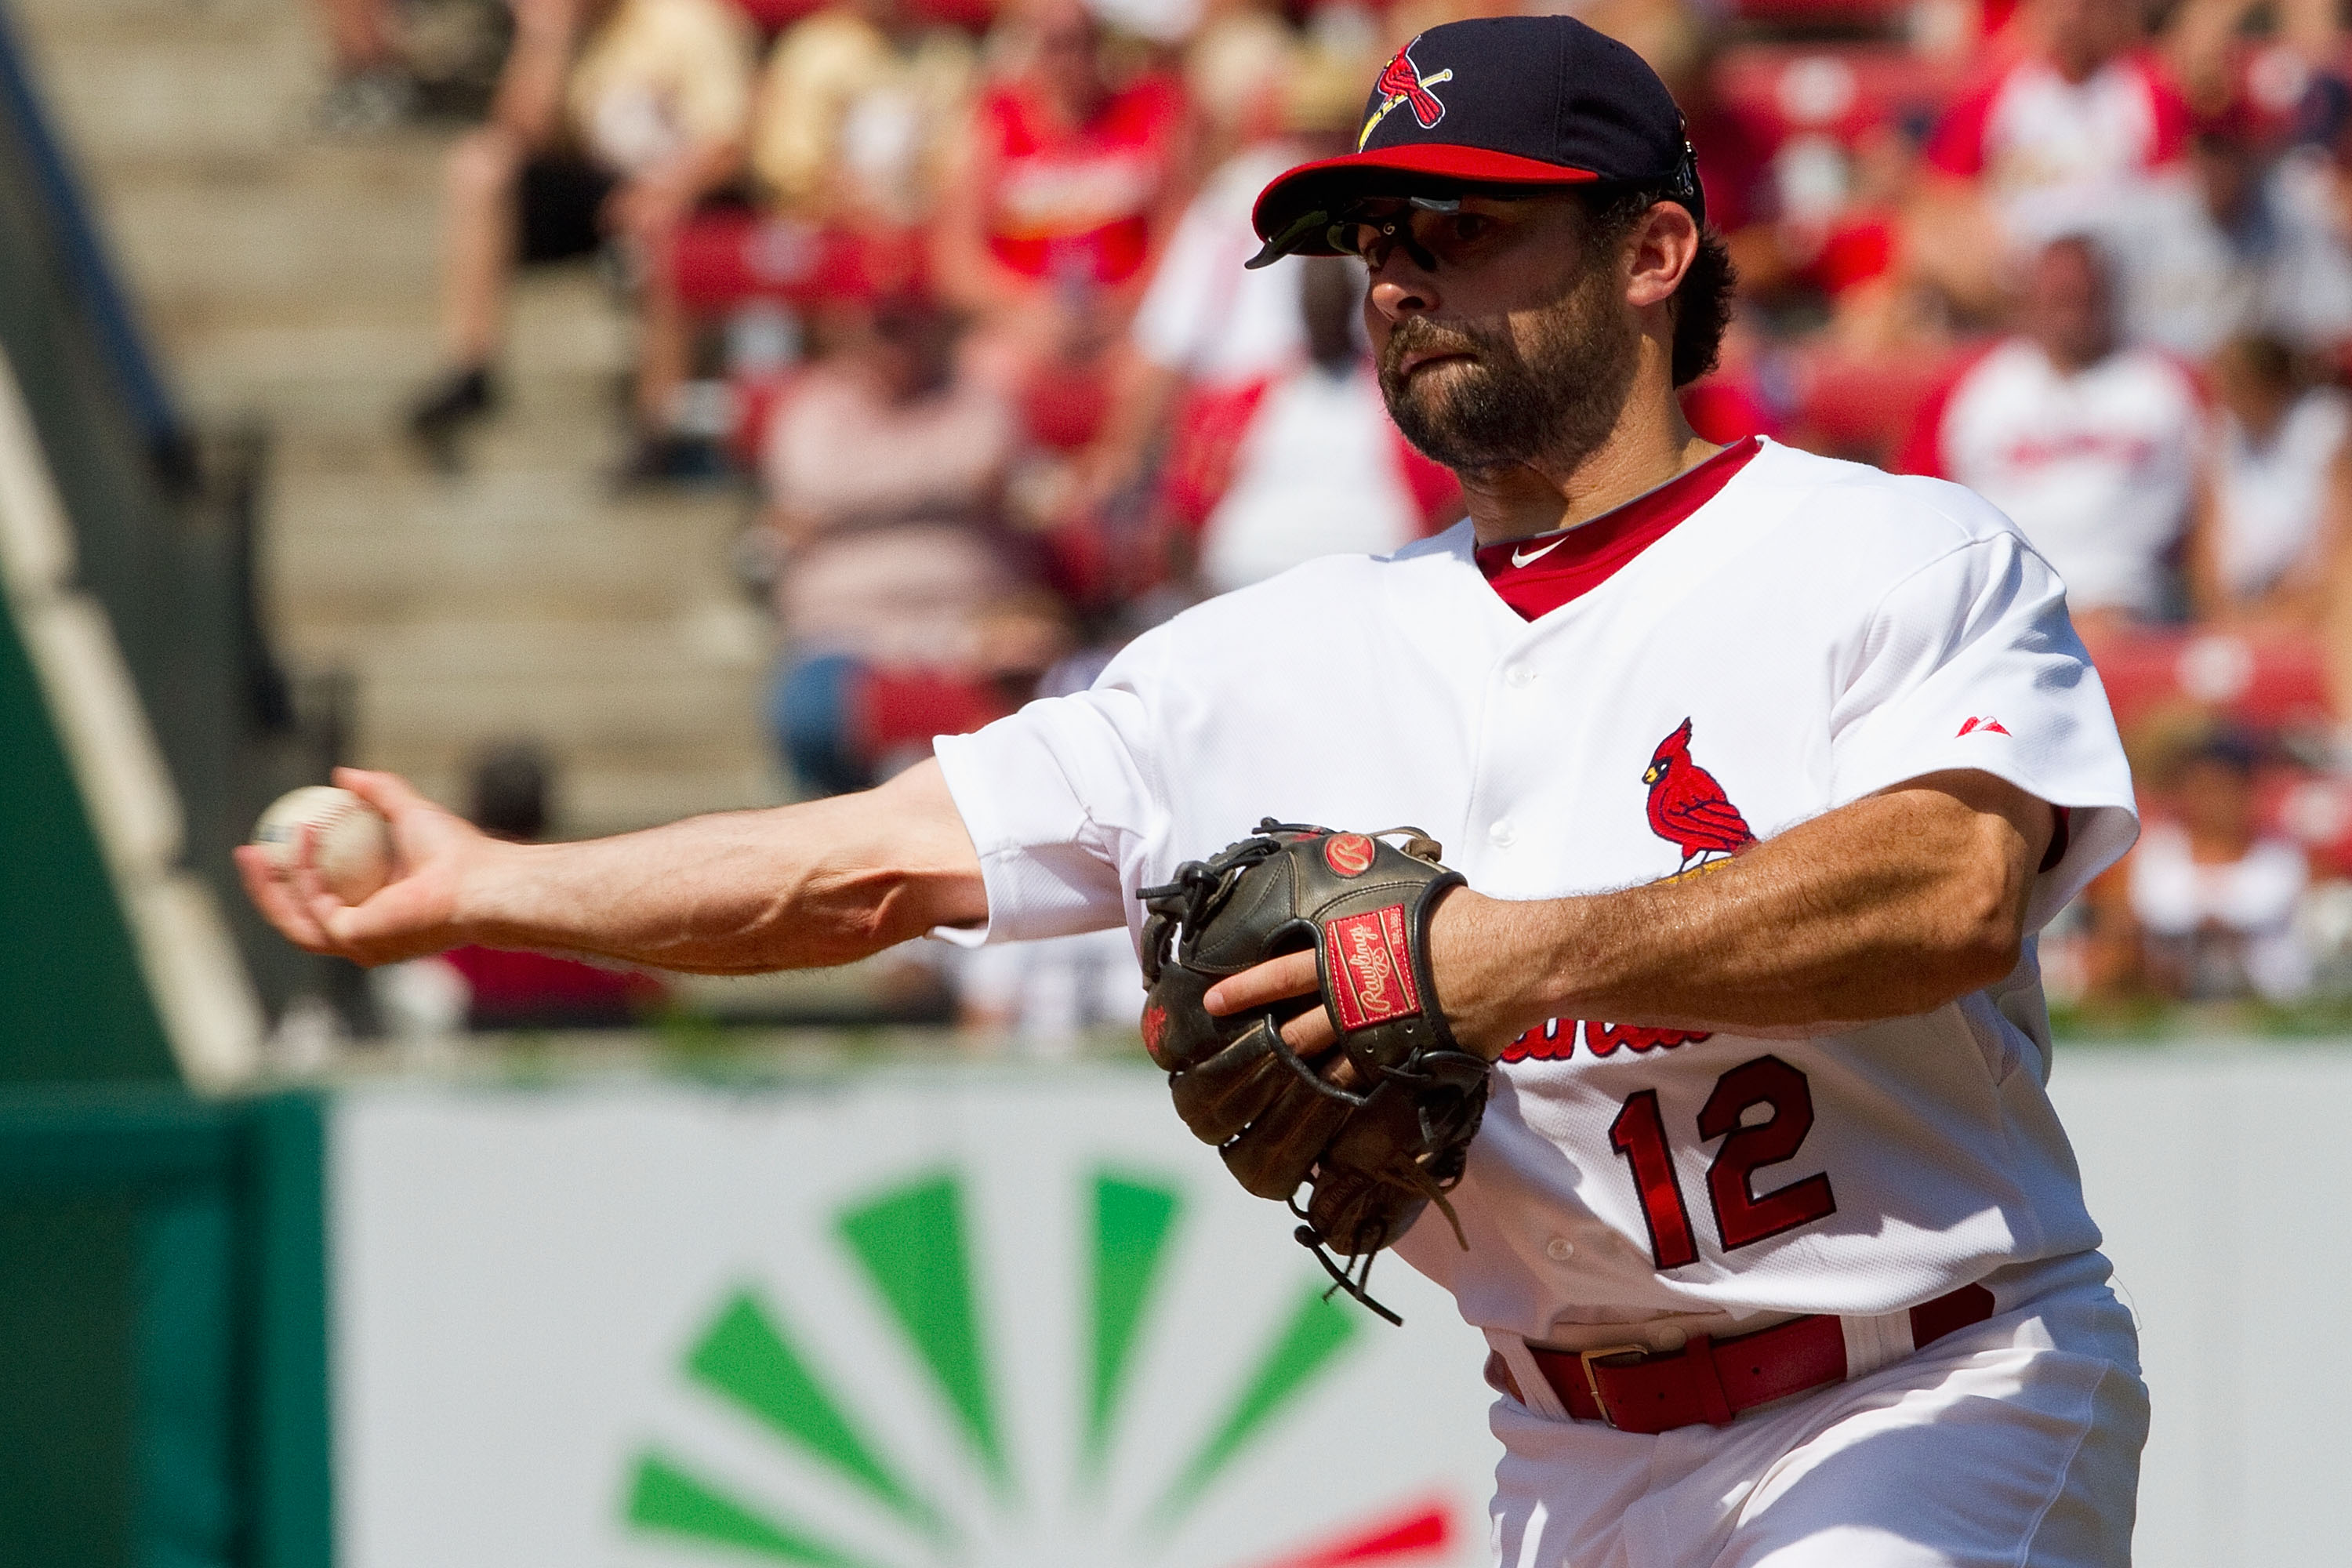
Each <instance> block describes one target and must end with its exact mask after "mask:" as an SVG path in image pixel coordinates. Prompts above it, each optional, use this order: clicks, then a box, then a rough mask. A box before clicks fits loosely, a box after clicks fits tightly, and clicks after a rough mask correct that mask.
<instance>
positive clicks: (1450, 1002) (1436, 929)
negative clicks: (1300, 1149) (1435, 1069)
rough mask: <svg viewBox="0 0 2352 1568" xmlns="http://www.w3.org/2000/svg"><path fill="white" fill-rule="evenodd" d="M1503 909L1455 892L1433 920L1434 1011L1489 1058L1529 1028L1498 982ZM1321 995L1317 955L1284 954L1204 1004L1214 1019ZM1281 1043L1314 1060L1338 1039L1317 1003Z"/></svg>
mask: <svg viewBox="0 0 2352 1568" xmlns="http://www.w3.org/2000/svg"><path fill="white" fill-rule="evenodd" d="M1506 908H1507V906H1506V905H1505V904H1504V903H1503V901H1502V900H1496V899H1488V898H1482V897H1480V896H1479V895H1478V894H1476V893H1474V892H1472V891H1471V890H1470V889H1467V888H1457V889H1454V891H1453V892H1451V893H1449V894H1447V895H1446V897H1445V900H1444V902H1443V903H1440V904H1439V905H1438V906H1437V912H1436V913H1435V914H1433V915H1432V916H1431V917H1430V921H1429V965H1430V969H1431V971H1432V973H1433V974H1434V975H1435V977H1436V980H1437V995H1436V997H1435V998H1433V1001H1432V1005H1434V1006H1436V1007H1437V1008H1439V1009H1440V1010H1441V1011H1442V1012H1443V1013H1444V1015H1445V1021H1446V1023H1447V1025H1448V1026H1450V1027H1451V1028H1452V1029H1453V1031H1454V1038H1455V1039H1456V1040H1457V1041H1459V1042H1460V1043H1461V1045H1462V1046H1463V1047H1464V1048H1465V1050H1473V1051H1476V1052H1477V1053H1478V1054H1479V1055H1481V1056H1484V1057H1486V1058H1488V1059H1489V1060H1492V1059H1493V1058H1496V1057H1498V1056H1500V1055H1501V1054H1502V1051H1503V1047H1505V1046H1507V1045H1509V1044H1510V1043H1511V1041H1512V1040H1514V1039H1516V1038H1517V1037H1518V1035H1519V1032H1520V1031H1521V1030H1522V1029H1524V1028H1526V1027H1527V1026H1528V1021H1527V1020H1525V1019H1522V1018H1520V1017H1519V1016H1518V1015H1519V1014H1520V1013H1521V1012H1523V1011H1525V1009H1524V1008H1523V1007H1520V1006H1517V1005H1515V1003H1514V998H1513V995H1512V994H1511V992H1512V988H1511V987H1509V986H1507V985H1506V984H1501V983H1500V982H1501V980H1502V978H1503V977H1504V976H1505V975H1507V973H1509V966H1508V963H1507V959H1506V958H1505V957H1504V948H1505V943H1504V940H1503V939H1504V934H1505V933H1504V931H1502V930H1501V929H1500V928H1501V926H1502V925H1503V924H1504V923H1505V922H1504V921H1501V920H1498V918H1497V917H1498V916H1500V915H1501V914H1502V912H1503V911H1504V910H1506ZM1321 994H1322V982H1321V979H1320V976H1319V973H1318V969H1317V967H1316V958H1315V954H1314V953H1312V952H1286V953H1284V954H1283V955H1282V956H1281V957H1280V958H1270V959H1268V960H1266V961H1265V963H1261V964H1259V965H1258V966H1257V967H1256V968H1255V969H1245V970H1244V971H1242V972H1241V973H1239V974H1236V975H1234V976H1233V977H1232V978H1231V979H1229V980H1221V981H1219V982H1218V983H1217V984H1214V985H1212V986H1211V987H1209V992H1208V994H1207V995H1206V996H1205V997H1204V998H1202V1005H1204V1006H1206V1007H1207V1009H1208V1011H1209V1013H1210V1016H1213V1017H1219V1018H1222V1017H1224V1016H1227V1015H1229V1014H1234V1013H1240V1012H1245V1011H1247V1010H1248V1009H1250V1008H1253V1007H1263V1006H1265V1005H1269V1004H1271V1003H1277V1002H1282V1001H1286V1000H1287V999H1289V998H1292V997H1306V998H1311V999H1315V1000H1316V1001H1318V1002H1319V1000H1320V997H1321ZM1535 1021H1536V1022H1541V1020H1540V1019H1537V1020H1535ZM1282 1037H1283V1039H1284V1041H1286V1043H1287V1044H1288V1045H1289V1047H1290V1048H1291V1049H1292V1050H1293V1051H1296V1052H1297V1054H1298V1055H1299V1056H1301V1057H1304V1058H1310V1059H1311V1058H1315V1057H1317V1056H1318V1055H1320V1054H1321V1053H1322V1052H1324V1051H1326V1050H1328V1049H1329V1048H1330V1047H1332V1046H1334V1045H1337V1044H1338V1043H1339V1035H1338V1033H1337V1032H1336V1031H1335V1030H1334V1029H1333V1028H1332V1027H1331V1018H1330V1015H1329V1014H1328V1013H1326V1012H1325V1011H1324V1010H1323V1008H1322V1007H1321V1006H1320V1005H1314V1006H1309V1007H1307V1008H1305V1009H1304V1010H1302V1011H1301V1012H1300V1013H1299V1014H1298V1016H1297V1017H1294V1018H1292V1019H1291V1020H1290V1021H1289V1022H1287V1023H1286V1024H1284V1025H1283V1026H1282Z"/></svg>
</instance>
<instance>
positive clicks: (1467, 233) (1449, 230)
mask: <svg viewBox="0 0 2352 1568" xmlns="http://www.w3.org/2000/svg"><path fill="white" fill-rule="evenodd" d="M1494 232H1495V220H1494V219H1493V218H1491V217H1488V216H1486V214H1485V213H1453V214H1449V215H1448V216H1447V217H1446V220H1445V237H1446V238H1448V239H1449V240H1451V241H1453V242H1454V244H1455V245H1457V246H1469V245H1475V244H1476V243H1478V241H1480V240H1482V239H1484V238H1486V237H1487V236H1488V235H1490V234H1492V233H1494Z"/></svg>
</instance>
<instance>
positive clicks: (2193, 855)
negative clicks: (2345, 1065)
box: [2130, 734, 2312, 1002]
mask: <svg viewBox="0 0 2352 1568" xmlns="http://www.w3.org/2000/svg"><path fill="white" fill-rule="evenodd" d="M2254 762H2255V751H2254V749H2253V747H2252V745H2251V744H2249V743H2248V742H2246V741H2244V740H2242V739H2241V738H2238V737H2235V736H2231V735H2226V734H2225V735H2221V736H2218V737H2214V738H2212V739H2210V740H2209V741H2207V742H2205V743H2204V744H2203V745H2201V746H2200V747H2199V748H2198V749H2197V750H2196V752H2193V753H2192V754H2191V755H2190V756H2189V760H2188V762H2187V763H2186V764H2185V765H2184V766H2183V767H2182V769H2181V771H2180V775H2179V779H2178V780H2177V781H2176V782H2175V784H2174V787H2173V788H2172V790H2171V791H2170V792H2169V794H2170V796H2171V807H2172V809H2171V810H2170V811H2168V813H2166V814H2165V815H2164V816H2161V817H2158V818H2157V819H2155V820H2153V821H2151V822H2150V823H2149V824H2148V826H2147V832H2146V833H2145V834H2143V835H2142V837H2141V838H2140V841H2139V846H2138V847H2137V848H2136V849H2135V850H2133V852H2132V858H2131V861H2130V868H2131V869H2130V875H2131V907H2132V913H2133V915H2134V916H2135V917H2136V918H2137V920H2138V921H2139V925H2140V929H2141V931H2142V932H2143V933H2144V935H2143V943H2144V949H2145V955H2146V962H2147V974H2148V979H2149V980H2150V981H2151V982H2152V983H2153V984H2155V986H2156V987H2157V989H2158V991H2160V992H2163V993H2164V994H2168V995H2172V996H2177V997H2181V998H2186V999H2190V1000H2206V999H2215V998H2227V997H2234V996H2244V995H2248V994H2252V995H2256V996H2260V997H2262V998H2263V999H2264V1000H2266V1001H2272V1002H2289V1001H2293V1000H2294V999H2295V998H2296V997H2298V996H2300V995H2302V994H2304V993H2305V992H2306V991H2307V990H2309V989H2310V986H2311V980H2312V961H2311V954H2310V952H2309V951H2308V949H2307V948H2306V947H2305V943H2304V942H2303V940H2302V938H2301V936H2300V935H2299V933H2298V932H2297V931H2295V927H2294V917H2295V913H2296V910H2298V909H2299V908H2300V906H2301V904H2302V902H2303V894H2304V889H2305V886H2306V885H2307V884H2308V883H2309V881H2310V877H2311V872H2310V868H2309V866H2308V865H2307V864H2306V863H2305V859H2304V857H2303V851H2302V850H2300V849H2298V848H2296V847H2294V845H2293V844H2291V843H2289V842H2287V841H2286V840H2285V839H2284V838H2280V837H2274V836H2271V835H2266V834H2264V833H2263V832H2262V831H2261V826H2260V816H2259V813H2258V810H2257V800H2256V796H2255V791H2254Z"/></svg>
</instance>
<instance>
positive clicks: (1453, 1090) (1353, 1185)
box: [1139, 817, 1487, 1322]
mask: <svg viewBox="0 0 2352 1568" xmlns="http://www.w3.org/2000/svg"><path fill="white" fill-rule="evenodd" d="M1391 837H1402V838H1403V840H1404V841H1403V843H1402V846H1398V845H1394V844H1391V843H1389V842H1388V840H1389V839H1390V838H1391ZM1441 853H1442V851H1441V850H1440V849H1439V847H1438V846H1437V845H1436V844H1435V843H1433V842H1432V841H1431V840H1430V839H1428V838H1426V837H1423V835H1422V834H1421V832H1420V830H1419V829H1417V828H1394V829H1391V830H1388V831H1387V832H1384V833H1380V834H1364V833H1333V832H1331V831H1329V830H1328V829H1326V828H1320V827H1302V826H1297V825H1295V824H1288V823H1278V822H1276V821H1275V820H1274V819H1273V818H1271V817H1268V818H1267V819H1266V820H1265V821H1264V822H1262V823H1260V824H1259V825H1258V831H1257V833H1256V834H1255V836H1254V837H1249V838H1244V839H1243V840H1242V841H1241V842H1240V843H1238V844H1234V845H1230V846H1228V847H1226V848H1225V849H1224V851H1223V853H1221V854H1219V855H1217V856H1216V857H1215V858H1213V859H1208V860H1193V861H1188V862H1187V863H1185V864H1184V865H1183V866H1181V867H1179V868H1177V872H1176V879H1175V880H1174V881H1171V882H1170V883H1168V884H1167V885H1166V886H1165V887H1159V888H1146V889H1143V891H1142V893H1141V894H1140V895H1139V896H1140V897H1141V898H1142V899H1143V900H1144V905H1145V908H1146V909H1147V910H1149V911H1150V914H1149V917H1148V918H1147V919H1146V920H1145V921H1144V926H1143V974H1144V980H1145V983H1146V984H1148V985H1149V986H1150V995H1149V996H1148V998H1147V999H1146V1001H1145V1004H1144V1011H1143V1040H1144V1045H1145V1046H1146V1047H1148V1048H1149V1049H1150V1052H1151V1058H1152V1060H1153V1061H1155V1062H1157V1063H1158V1064H1159V1065H1160V1067H1162V1068H1166V1069H1167V1072H1168V1085H1169V1089H1170V1091H1171V1094H1172V1095H1173V1096H1174V1098H1175V1101H1176V1110H1177V1113H1178V1114H1179V1115H1181V1116H1182V1117H1183V1119H1184V1124H1185V1125H1186V1126H1187V1127H1190V1128H1191V1129H1192V1131H1193V1133H1194V1135H1195V1136H1197V1137H1199V1138H1200V1139H1201V1140H1202V1142H1208V1143H1213V1144H1215V1145H1216V1146H1217V1148H1218V1151H1219V1152H1221V1153H1222V1154H1223V1156H1224V1161H1225V1166H1226V1168H1227V1169H1228V1170H1230V1171H1232V1172H1233V1173H1234V1179H1236V1180H1237V1181H1239V1182H1240V1183H1241V1184H1242V1185H1243V1186H1244V1187H1245V1188H1247V1189H1248V1190H1249V1191H1251V1192H1253V1193H1255V1194H1257V1195H1258V1196H1260V1197H1266V1198H1279V1199H1281V1200H1283V1201H1284V1202H1286V1203H1287V1204H1289V1205H1291V1208H1292V1211H1293V1212H1294V1213H1296V1214H1297V1215H1298V1217H1299V1218H1300V1219H1302V1220H1304V1221H1305V1222H1306V1223H1305V1224H1304V1225H1302V1226H1299V1228H1298V1230H1297V1237H1298V1240H1299V1242H1300V1243H1301V1245H1303V1246H1305V1247H1308V1248H1309V1249H1311V1250H1312V1251H1313V1252H1314V1253H1315V1256H1316V1258H1318V1260H1320V1261H1321V1263H1322V1264H1323V1267H1324V1268H1327V1269H1328V1270H1329V1271H1330V1273H1331V1277H1332V1279H1334V1280H1336V1281H1338V1288H1344V1289H1346V1290H1347V1291H1348V1293H1349V1295H1351V1296H1354V1297H1355V1298H1356V1299H1357V1300H1360V1301H1362V1302H1363V1303H1364V1304H1365V1305H1366V1306H1368V1307H1370V1308H1371V1309H1372V1310H1374V1311H1376V1312H1378V1313H1380V1314H1381V1316H1382V1317H1384V1318H1387V1319H1389V1321H1391V1322H1393V1321H1396V1317H1395V1314H1394V1313H1392V1312H1391V1311H1389V1310H1388V1309H1386V1308H1385V1307H1382V1306H1381V1304H1380V1303H1379V1302H1377V1301H1374V1300H1371V1299H1370V1297H1369V1296H1367V1295H1365V1294H1364V1281H1365V1280H1366V1279H1367V1278H1369V1276H1370V1271H1371V1261H1372V1257H1373V1255H1374V1254H1376V1253H1378V1252H1379V1251H1380V1250H1381V1248H1382V1247H1388V1246H1390V1245H1391V1244H1392V1243H1394V1242H1395V1241H1396V1240H1397V1239H1398V1238H1399V1237H1402V1236H1403V1234H1404V1233H1405V1231H1406V1229H1407V1228H1408V1227H1409V1226H1412V1222H1413V1221H1414V1220H1415V1219H1416V1218H1418V1217H1419V1216H1420V1214H1421V1211H1422V1210H1423V1208H1424V1207H1426V1206H1427V1205H1429V1204H1431V1203H1433V1202H1434V1203H1435V1204H1437V1205H1439V1207H1440V1208H1441V1209H1443V1210H1444V1213H1445V1216H1446V1218H1447V1220H1448V1221H1449V1222H1454V1210H1453V1205H1450V1204H1448V1203H1447V1202H1446V1199H1445V1194H1446V1193H1447V1192H1448V1191H1450V1190H1451V1189H1452V1188H1453V1187H1454V1184H1456V1183H1457V1182H1459V1181H1460V1180H1461V1179H1462V1172H1463V1169H1464V1165H1465V1161H1466V1160H1467V1158H1468V1155H1469V1150H1470V1141H1471V1140H1472V1139H1473V1138H1474V1137H1475V1136H1476V1134H1477V1131H1478V1121H1479V1118H1480V1117H1481V1116H1482V1115H1483V1114H1484V1113H1485V1110H1486V1074H1487V1063H1486V1058H1483V1057H1479V1056H1475V1055H1474V1054H1472V1053H1470V1052H1467V1051H1465V1050H1463V1049H1462V1048H1461V1047H1460V1046H1458V1045H1457V1044H1455V1043H1454V1035H1453V1031H1452V1030H1451V1029H1449V1028H1448V1027H1447V1026H1446V1022H1445V1018H1444V1015H1443V1014H1442V1013H1440V1012H1439V1011H1438V1008H1437V997H1436V988H1435V985H1434V984H1433V982H1432V979H1431V975H1430V968H1429V922H1430V917H1431V916H1432V915H1433V913H1434V912H1435V911H1436V909H1437V905H1438V902H1439V900H1442V899H1444V897H1445V895H1446V894H1448V893H1450V892H1452V891H1453V890H1454V889H1456V888H1458V887H1460V886H1462V885H1463V878H1462V874H1461V873H1460V872H1458V871H1452V870H1448V869H1447V868H1445V867H1444V865H1442V864H1440V863H1439V860H1438V856H1439V855H1440V854H1441ZM1287 952H1314V953H1315V955H1316V962H1317V969H1318V975H1319V979H1320V990H1321V997H1322V1004H1323V1009H1324V1011H1325V1013H1326V1014H1327V1015H1328V1017H1329V1019H1330V1022H1331V1026H1332V1028H1333V1029H1334V1031H1336V1033H1337V1034H1338V1036H1339V1047H1338V1048H1337V1049H1336V1050H1334V1051H1332V1052H1331V1053H1330V1054H1329V1056H1328V1058H1326V1060H1325V1061H1324V1062H1323V1063H1322V1064H1321V1066H1320V1068H1319V1070H1318V1065H1316V1064H1312V1063H1309V1062H1307V1061H1303V1060H1301V1059H1300V1058H1298V1056H1297V1054H1296V1053H1295V1052H1293V1051H1292V1050H1291V1048H1290V1047H1289V1046H1288V1045H1287V1044H1286V1042H1285V1041H1284V1040H1283V1038H1282V1032H1281V1031H1282V1023H1283V1018H1284V1016H1286V1015H1287V1014H1289V1013H1292V1012H1294V1011H1296V1009H1297V1004H1296V1003H1295V1002H1290V1003H1280V1004H1276V1005H1269V1006H1266V1007H1261V1008H1255V1009H1252V1010H1249V1011H1246V1012H1241V1013H1234V1014H1229V1015H1227V1016H1224V1017H1221V1018H1220V1017H1212V1016H1210V1015H1209V1012H1208V1010H1207V1008H1206V1007H1205V1006H1204V1005H1203V1004H1202V998H1203V997H1204V996H1205V995H1206V994H1207V993H1208V991H1209V988H1210V987H1211V986H1213V985H1214V984H1216V983H1217V982H1218V981H1220V980H1223V979H1224V978H1225V977H1226V976H1228V975H1233V974H1239V973H1242V972H1243V971H1244V970H1247V969H1251V968H1254V967H1255V966H1256V965H1258V964H1260V963H1265V961H1266V960H1268V959H1271V958H1278V957H1280V956H1282V955H1283V954H1285V953H1287ZM1302 1186H1308V1187H1311V1189H1312V1190H1311V1192H1310V1194H1309V1195H1308V1197H1307V1202H1306V1204H1305V1205H1304V1206H1301V1205H1299V1203H1298V1192H1299V1189H1300V1188H1301V1187H1302ZM1461 1235H1462V1227H1461V1226H1460V1224H1459V1223H1458V1222H1454V1236H1455V1238H1456V1239H1457V1240H1458V1239H1460V1237H1461ZM1335 1255H1336V1256H1337V1258H1341V1259H1346V1260H1347V1261H1346V1262H1344V1263H1341V1262H1338V1261H1335V1260H1334V1256H1335Z"/></svg>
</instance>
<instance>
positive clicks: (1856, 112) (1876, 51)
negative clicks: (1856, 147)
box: [1713, 43, 1954, 152]
mask: <svg viewBox="0 0 2352 1568" xmlns="http://www.w3.org/2000/svg"><path fill="white" fill-rule="evenodd" d="M1713 79H1714V86H1715V90H1716V94H1717V99H1718V100H1719V101H1720V103H1721V104H1722V107H1723V110H1724V112H1726V113H1727V114H1729V115H1731V116H1732V117H1733V118H1735V119H1737V120H1738V121H1739V122H1740V124H1741V127H1742V129H1744V130H1745V131H1746V132H1747V133H1748V136H1749V137H1750V138H1752V139H1753V140H1754V142H1756V144H1757V145H1758V146H1759V147H1761V148H1763V149H1765V150H1766V151H1767V152H1769V151H1770V150H1771V149H1774V148H1777V147H1779V146H1780V143H1781V142H1785V141H1787V140H1788V139H1789V138H1790V137H1791V136H1795V135H1800V134H1813V135H1825V136H1832V137H1835V138H1836V139H1837V140H1839V141H1841V142H1849V143H1851V142H1853V141H1854V140H1855V139H1856V138H1857V137H1859V136H1861V135H1862V134H1863V133H1864V132H1866V131H1869V130H1871V129H1873V128H1874V127H1875V126H1879V125H1887V124H1894V125H1904V124H1911V125H1916V126H1918V127H1920V128H1922V129H1924V128H1925V126H1926V125H1927V122H1928V121H1931V120H1932V119H1933V118H1934V117H1935V115H1936V113H1937V110H1939V109H1941V108H1942V106H1943V104H1944V102H1945V100H1946V99H1947V98H1948V97H1949V95H1950V93H1951V90H1952V88H1953V86H1954V79H1953V75H1952V72H1951V69H1950V68H1949V67H1948V66H1946V65H1945V64H1943V63H1942V62H1940V61H1937V60H1935V59H1931V58H1927V57H1925V56H1922V55H1917V54H1914V53H1913V52H1912V51H1911V50H1909V49H1906V48H1905V47H1902V46H1900V45H1897V44H1780V43H1772V44H1745V45H1741V46H1738V47H1734V48H1730V49H1727V50H1725V51H1724V53H1723V57H1722V58H1720V59H1718V60H1717V62H1716V64H1715V69H1714V78H1713Z"/></svg>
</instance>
